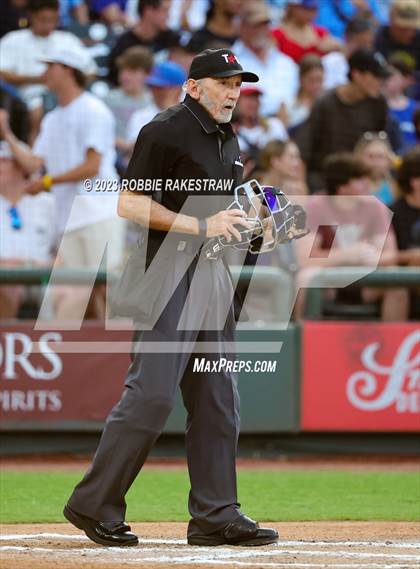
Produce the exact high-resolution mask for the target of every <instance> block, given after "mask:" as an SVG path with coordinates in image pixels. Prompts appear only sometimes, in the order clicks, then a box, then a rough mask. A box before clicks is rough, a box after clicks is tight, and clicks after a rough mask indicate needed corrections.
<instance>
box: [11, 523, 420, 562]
mask: <svg viewBox="0 0 420 569" xmlns="http://www.w3.org/2000/svg"><path fill="white" fill-rule="evenodd" d="M270 525H271V526H274V527H276V529H278V531H279V534H280V537H281V539H280V541H279V543H278V544H277V545H276V546H272V545H270V546H265V547H259V548H244V547H224V546H223V547H213V548H207V547H190V546H188V545H187V542H186V540H185V535H186V524H184V523H147V524H133V530H134V531H135V532H136V533H137V534H138V535H139V537H140V545H139V546H138V547H133V548H127V549H118V548H105V547H101V546H99V545H96V544H94V543H92V542H91V541H89V540H88V539H87V538H86V537H85V536H84V535H83V534H82V533H81V532H79V531H77V530H76V529H74V528H72V526H70V524H30V525H29V524H28V525H22V524H19V525H16V524H13V525H3V526H0V533H1V536H0V540H1V544H0V552H1V554H0V569H12V568H13V569H53V568H54V569H57V568H60V569H61V568H64V569H79V568H80V569H110V568H111V567H112V568H120V567H129V566H133V567H137V568H145V569H164V568H167V567H169V566H171V565H174V566H176V567H177V568H180V569H199V568H200V569H204V568H205V569H216V568H218V567H223V568H225V569H233V568H237V567H249V568H251V569H259V568H261V569H263V568H264V569H265V568H270V567H272V568H276V569H413V568H418V567H419V566H420V524H416V523H411V522H410V523H407V522H302V523H300V522H295V523H275V524H270Z"/></svg>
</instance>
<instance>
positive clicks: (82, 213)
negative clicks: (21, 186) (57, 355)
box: [5, 49, 124, 268]
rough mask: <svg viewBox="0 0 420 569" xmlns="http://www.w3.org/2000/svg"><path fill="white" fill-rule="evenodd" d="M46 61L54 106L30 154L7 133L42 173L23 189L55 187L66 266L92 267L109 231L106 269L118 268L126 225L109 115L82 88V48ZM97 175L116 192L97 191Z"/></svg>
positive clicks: (62, 51) (30, 168)
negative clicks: (119, 201) (120, 206)
mask: <svg viewBox="0 0 420 569" xmlns="http://www.w3.org/2000/svg"><path fill="white" fill-rule="evenodd" d="M44 61H45V63H47V65H48V68H47V71H46V74H45V77H46V84H47V86H48V87H49V89H50V90H51V91H52V92H53V93H54V94H55V95H56V97H57V100H58V106H57V107H56V108H55V109H54V110H53V111H51V112H49V113H47V115H46V116H45V117H44V119H43V121H42V123H41V131H40V134H39V136H38V137H37V139H36V141H35V144H34V147H33V149H32V152H30V151H28V150H27V149H26V148H23V147H22V146H20V145H19V141H17V139H16V138H15V137H14V136H13V134H12V133H11V132H10V131H9V132H8V133H7V134H6V136H5V138H6V139H7V141H8V142H9V144H11V145H12V147H13V149H14V151H15V153H16V155H17V156H18V158H19V159H20V160H21V161H22V163H23V164H25V167H26V169H27V170H28V171H29V172H32V173H35V172H37V171H39V170H40V169H41V167H43V168H44V170H45V171H46V174H45V175H44V176H42V177H39V178H38V179H36V180H34V181H32V182H30V184H29V185H28V187H27V192H28V193H31V194H37V193H39V192H42V191H50V190H52V191H53V194H54V196H55V198H56V201H57V206H58V207H57V210H58V213H57V220H56V225H57V232H58V236H59V237H61V236H62V235H63V234H64V238H63V243H62V245H61V247H60V251H59V252H60V257H61V258H62V261H63V263H64V265H65V266H73V267H74V266H85V267H92V268H96V267H97V266H98V259H99V262H100V260H101V258H102V253H103V248H104V235H107V236H108V238H109V246H108V267H111V268H116V267H117V266H118V265H119V263H120V261H121V257H122V247H123V227H124V224H122V222H121V219H120V218H119V217H118V216H117V212H116V208H117V199H118V194H117V191H116V189H117V185H116V184H117V181H118V178H117V174H116V171H115V167H114V163H115V148H114V140H115V123H114V118H113V115H112V113H111V111H110V110H109V109H108V108H107V107H106V105H105V104H104V103H103V102H102V101H100V100H99V99H98V98H97V97H95V96H94V95H92V94H90V93H88V92H85V91H84V81H85V74H84V71H85V70H86V66H87V65H88V64H89V60H88V58H87V57H86V54H85V51H82V50H80V51H76V50H72V51H69V50H66V49H58V50H56V51H55V52H53V53H51V55H50V57H49V58H48V59H45V60H44ZM98 178H100V179H102V180H104V181H105V180H106V182H107V188H108V185H109V184H111V182H113V181H114V182H115V184H114V185H115V187H114V188H112V187H110V190H112V189H114V190H115V191H106V192H104V191H100V186H99V187H98V184H97V183H96V181H97V179H98ZM86 181H87V182H86ZM90 188H91V191H90V192H89V189H90ZM95 190H96V191H95ZM76 197H77V199H75V198H76Z"/></svg>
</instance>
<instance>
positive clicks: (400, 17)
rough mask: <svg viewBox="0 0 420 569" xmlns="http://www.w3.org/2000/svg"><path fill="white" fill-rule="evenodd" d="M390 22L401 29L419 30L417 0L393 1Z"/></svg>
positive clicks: (418, 5) (419, 19) (419, 20)
mask: <svg viewBox="0 0 420 569" xmlns="http://www.w3.org/2000/svg"><path fill="white" fill-rule="evenodd" d="M390 20H392V23H393V24H395V25H396V26H400V27H401V28H413V29H416V28H420V3H419V0H394V2H393V3H392V6H391V12H390Z"/></svg>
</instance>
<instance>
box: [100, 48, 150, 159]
mask: <svg viewBox="0 0 420 569" xmlns="http://www.w3.org/2000/svg"><path fill="white" fill-rule="evenodd" d="M152 66H153V56H152V54H151V53H150V51H149V49H147V48H146V47H141V46H137V47H129V48H128V49H127V50H126V51H125V52H124V53H123V54H122V55H120V56H119V57H118V58H117V68H118V85H119V86H118V87H116V88H115V89H111V91H110V92H109V93H108V94H107V95H106V96H105V98H104V102H105V103H106V104H107V106H108V107H109V108H110V109H111V111H112V113H113V115H114V117H115V121H116V136H117V138H116V148H117V154H118V164H119V166H120V168H121V169H123V168H125V167H127V165H128V155H129V154H130V153H131V147H132V145H131V143H130V142H128V141H127V139H126V130H127V124H128V122H129V120H130V118H131V116H132V115H133V114H134V113H135V112H136V111H138V110H140V109H143V108H145V107H147V106H150V105H151V103H152V96H151V94H150V91H149V89H148V88H147V87H146V85H145V80H146V77H147V75H149V73H150V71H151V69H152Z"/></svg>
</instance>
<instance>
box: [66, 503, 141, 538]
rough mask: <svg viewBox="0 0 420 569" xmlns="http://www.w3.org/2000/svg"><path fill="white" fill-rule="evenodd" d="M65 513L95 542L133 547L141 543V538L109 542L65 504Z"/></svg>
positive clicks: (70, 520)
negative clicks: (123, 541) (124, 541)
mask: <svg viewBox="0 0 420 569" xmlns="http://www.w3.org/2000/svg"><path fill="white" fill-rule="evenodd" d="M63 515H64V517H65V518H66V519H67V520H68V521H69V522H70V523H71V524H73V525H74V526H75V527H77V529H80V530H82V531H84V532H85V534H86V535H87V537H88V538H89V539H91V540H92V541H94V542H95V543H99V545H106V546H107V547H132V546H133V545H138V544H139V540H136V541H132V542H126V543H115V541H113V542H109V541H107V540H106V539H101V538H100V537H98V536H97V535H96V534H95V533H94V532H92V531H91V530H90V529H89V528H86V526H85V525H84V522H83V520H82V519H81V518H80V517H79V516H78V515H77V514H76V512H73V510H70V508H69V507H68V506H64V510H63Z"/></svg>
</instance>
